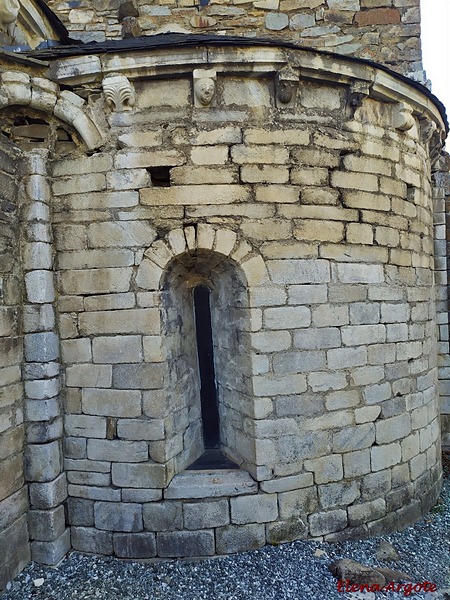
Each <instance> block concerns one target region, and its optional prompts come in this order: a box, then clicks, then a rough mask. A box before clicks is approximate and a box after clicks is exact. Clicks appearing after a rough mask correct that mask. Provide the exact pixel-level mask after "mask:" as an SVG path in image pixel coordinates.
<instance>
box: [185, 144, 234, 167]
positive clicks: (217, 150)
mask: <svg viewBox="0 0 450 600" xmlns="http://www.w3.org/2000/svg"><path fill="white" fill-rule="evenodd" d="M191 161H192V162H193V163H194V165H224V164H225V163H226V162H227V161H228V146H213V147H210V146H194V147H193V148H192V150H191Z"/></svg>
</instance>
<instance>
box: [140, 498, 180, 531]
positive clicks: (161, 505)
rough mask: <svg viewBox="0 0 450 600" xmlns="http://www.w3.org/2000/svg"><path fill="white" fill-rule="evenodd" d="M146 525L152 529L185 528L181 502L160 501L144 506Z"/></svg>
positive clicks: (172, 529) (173, 529) (169, 529)
mask: <svg viewBox="0 0 450 600" xmlns="http://www.w3.org/2000/svg"><path fill="white" fill-rule="evenodd" d="M143 514H144V527H145V529H149V530H151V531H175V530H178V529H183V514H182V508H181V502H158V503H150V504H146V505H145V506H144V510H143Z"/></svg>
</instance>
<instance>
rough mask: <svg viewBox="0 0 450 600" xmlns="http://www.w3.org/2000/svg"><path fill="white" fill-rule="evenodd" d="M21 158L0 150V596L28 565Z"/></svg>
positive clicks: (7, 148)
mask: <svg viewBox="0 0 450 600" xmlns="http://www.w3.org/2000/svg"><path fill="white" fill-rule="evenodd" d="M20 161H21V158H20V154H19V153H18V152H16V151H14V149H12V148H11V147H8V146H3V145H2V148H1V149H0V181H1V192H0V482H1V485H0V590H1V589H3V588H4V587H5V585H6V583H7V582H8V581H9V580H10V579H12V578H13V577H15V576H16V575H17V574H18V573H20V571H21V570H22V569H23V568H24V566H25V565H26V564H27V562H28V561H29V560H30V547H29V542H28V527H27V511H28V489H27V485H26V483H25V476H24V467H23V457H24V454H23V453H24V396H23V383H22V373H21V364H22V353H23V352H22V348H23V338H22V329H21V309H20V305H21V300H22V280H21V265H20V251H19V244H18V240H19V235H20V231H19V216H20V211H19V206H18V193H17V191H18V181H19V177H20Z"/></svg>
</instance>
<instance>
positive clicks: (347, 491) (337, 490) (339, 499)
mask: <svg viewBox="0 0 450 600" xmlns="http://www.w3.org/2000/svg"><path fill="white" fill-rule="evenodd" d="M359 496H360V492H359V484H358V483H357V482H356V481H349V482H342V483H330V484H328V485H321V486H319V498H320V504H321V506H322V508H323V509H325V510H328V509H330V508H336V507H339V506H348V505H350V504H352V503H353V502H354V501H355V500H357V499H358V498H359Z"/></svg>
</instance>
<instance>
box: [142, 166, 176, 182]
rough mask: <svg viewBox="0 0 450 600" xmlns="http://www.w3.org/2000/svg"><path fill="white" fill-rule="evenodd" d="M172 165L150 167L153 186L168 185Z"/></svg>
mask: <svg viewBox="0 0 450 600" xmlns="http://www.w3.org/2000/svg"><path fill="white" fill-rule="evenodd" d="M171 168H172V167H150V168H149V169H147V171H148V172H149V173H150V179H151V180H152V185H153V186H154V187H170V169H171Z"/></svg>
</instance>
